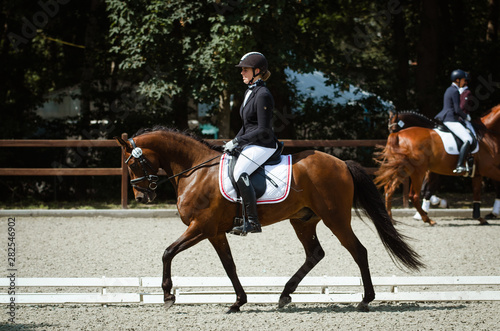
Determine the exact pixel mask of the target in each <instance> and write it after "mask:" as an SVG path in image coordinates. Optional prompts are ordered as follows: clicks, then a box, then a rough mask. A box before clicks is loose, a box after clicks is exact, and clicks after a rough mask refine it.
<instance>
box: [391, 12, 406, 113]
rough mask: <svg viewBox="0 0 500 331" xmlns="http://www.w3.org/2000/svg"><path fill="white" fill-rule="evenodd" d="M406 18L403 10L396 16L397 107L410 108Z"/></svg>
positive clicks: (394, 28)
mask: <svg viewBox="0 0 500 331" xmlns="http://www.w3.org/2000/svg"><path fill="white" fill-rule="evenodd" d="M405 27H406V20H405V13H404V11H402V12H401V13H399V14H398V15H395V16H394V20H393V26H392V28H393V31H394V52H395V55H396V61H397V67H396V86H395V87H396V100H395V101H396V102H395V103H396V108H398V109H409V102H408V86H409V79H410V75H409V70H408V65H409V64H408V60H409V55H408V54H409V53H408V43H407V42H406V33H405Z"/></svg>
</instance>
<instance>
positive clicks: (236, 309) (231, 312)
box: [226, 307, 240, 314]
mask: <svg viewBox="0 0 500 331" xmlns="http://www.w3.org/2000/svg"><path fill="white" fill-rule="evenodd" d="M239 312H240V307H231V308H229V310H228V311H226V314H234V313H239Z"/></svg>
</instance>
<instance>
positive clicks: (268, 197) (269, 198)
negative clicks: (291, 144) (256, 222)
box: [219, 154, 292, 204]
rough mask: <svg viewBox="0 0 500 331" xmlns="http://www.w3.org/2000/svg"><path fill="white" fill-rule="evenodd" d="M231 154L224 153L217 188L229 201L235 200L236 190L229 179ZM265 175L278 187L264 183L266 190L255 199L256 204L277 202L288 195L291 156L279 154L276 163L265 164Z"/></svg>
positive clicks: (290, 178) (290, 177) (290, 176)
mask: <svg viewBox="0 0 500 331" xmlns="http://www.w3.org/2000/svg"><path fill="white" fill-rule="evenodd" d="M231 158H232V156H231V155H228V154H224V155H222V159H221V162H220V166H219V188H220V192H221V194H222V195H223V196H224V198H226V199H227V200H229V201H232V202H237V201H238V200H237V197H236V191H235V189H234V187H233V184H232V183H231V180H230V179H229V170H228V169H229V166H228V165H229V160H230V159H231ZM265 171H266V175H267V176H268V177H269V178H271V179H272V180H273V181H274V182H275V183H276V184H277V185H278V187H275V186H274V185H273V184H271V183H270V182H269V180H268V179H266V181H267V185H266V192H265V193H264V194H263V195H262V196H261V197H260V198H259V199H257V204H265V203H278V202H282V201H283V200H285V199H286V198H287V197H288V193H290V186H291V181H292V156H291V155H281V162H280V163H279V164H276V165H268V166H265Z"/></svg>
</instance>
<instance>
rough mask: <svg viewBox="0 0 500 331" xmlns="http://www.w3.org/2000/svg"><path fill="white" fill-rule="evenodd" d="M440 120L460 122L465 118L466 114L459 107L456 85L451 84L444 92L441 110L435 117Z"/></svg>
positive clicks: (458, 94)
mask: <svg viewBox="0 0 500 331" xmlns="http://www.w3.org/2000/svg"><path fill="white" fill-rule="evenodd" d="M434 118H435V119H438V120H440V121H442V122H460V121H461V120H465V119H466V118H467V114H466V113H464V112H463V110H462V109H461V108H460V93H459V92H458V87H457V86H456V85H454V84H452V85H451V86H450V87H448V88H447V89H446V92H444V98H443V110H441V111H440V112H439V113H438V114H437V115H436V116H435V117H434Z"/></svg>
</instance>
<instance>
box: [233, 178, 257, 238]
mask: <svg viewBox="0 0 500 331" xmlns="http://www.w3.org/2000/svg"><path fill="white" fill-rule="evenodd" d="M236 185H237V186H238V189H239V191H240V195H241V199H242V200H243V201H242V202H243V203H242V205H243V208H245V210H246V213H243V214H244V215H246V217H245V218H244V219H243V225H240V226H236V227H234V228H233V229H232V230H231V233H232V234H236V235H241V236H245V235H246V234H247V233H256V232H262V229H261V228H260V223H259V216H258V215H257V198H256V197H255V190H254V188H253V186H252V183H250V176H248V174H247V173H246V172H244V173H243V174H241V176H240V178H239V179H238V181H237V182H236Z"/></svg>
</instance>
